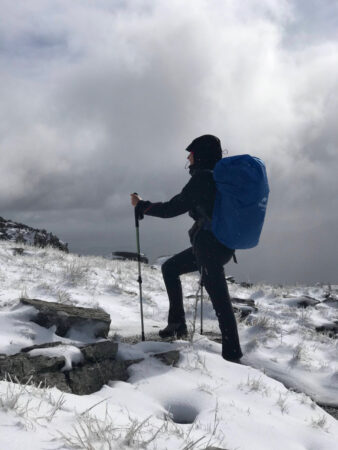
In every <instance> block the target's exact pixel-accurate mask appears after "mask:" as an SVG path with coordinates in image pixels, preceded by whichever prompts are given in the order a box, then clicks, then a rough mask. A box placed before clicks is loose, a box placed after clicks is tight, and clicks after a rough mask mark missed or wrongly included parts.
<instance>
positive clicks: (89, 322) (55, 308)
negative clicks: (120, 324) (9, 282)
mask: <svg viewBox="0 0 338 450" xmlns="http://www.w3.org/2000/svg"><path fill="white" fill-rule="evenodd" d="M20 302H21V303H22V304H24V305H29V306H33V307H34V308H35V309H37V311H38V314H37V315H36V316H34V317H33V318H32V319H31V320H32V321H33V322H35V323H37V324H38V325H40V326H42V327H45V328H50V327H51V326H53V325H55V326H56V332H55V333H56V334H58V335H59V336H66V335H67V334H68V333H69V331H70V330H71V329H76V330H83V331H87V332H89V331H91V332H93V334H94V335H95V337H103V338H105V337H107V336H108V332H109V327H110V322H111V320H110V316H109V314H107V313H106V312H104V311H101V310H98V309H93V308H80V307H78V306H72V305H64V304H61V303H56V302H45V301H42V300H37V299H28V298H22V299H21V300H20Z"/></svg>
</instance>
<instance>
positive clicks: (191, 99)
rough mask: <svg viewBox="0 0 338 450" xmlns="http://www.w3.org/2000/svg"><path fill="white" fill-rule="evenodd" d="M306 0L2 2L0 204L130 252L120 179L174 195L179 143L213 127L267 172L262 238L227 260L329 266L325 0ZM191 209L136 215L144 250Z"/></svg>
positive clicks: (5, 211)
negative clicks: (168, 215)
mask: <svg viewBox="0 0 338 450" xmlns="http://www.w3.org/2000/svg"><path fill="white" fill-rule="evenodd" d="M310 3H311V4H312V5H313V8H310V7H308V3H306V5H305V4H304V5H303V2H287V1H276V0H264V1H261V0H260V1H258V0H250V1H245V2H237V1H234V0H228V1H215V2H212V4H211V3H210V4H208V3H206V2H204V1H202V0H196V1H194V2H182V1H178V0H172V1H168V0H159V1H156V2H153V1H150V0H149V1H148V0H133V1H123V2H122V1H121V2H110V1H108V0H107V1H105V0H100V1H98V2H95V4H94V3H93V2H90V1H77V0H74V1H72V2H69V1H65V0H64V1H57V2H56V1H51V2H44V1H42V0H41V1H39V0H35V1H32V2H29V3H28V2H24V1H19V2H15V4H14V2H10V1H5V2H3V8H2V9H3V15H4V17H6V19H7V20H6V21H4V22H3V23H2V24H1V25H0V40H1V43H0V52H1V55H0V67H1V69H2V70H1V75H0V89H1V91H2V92H1V98H2V103H1V107H0V145H1V154H2V162H1V167H0V206H1V214H0V215H2V216H6V217H7V216H8V217H9V218H13V219H17V220H20V221H21V222H24V221H26V222H27V223H28V224H30V225H34V226H41V227H44V228H48V229H50V230H51V231H53V232H55V233H57V234H59V235H60V236H61V237H62V238H64V240H66V241H69V242H70V248H71V249H74V250H76V251H80V252H87V251H88V252H94V253H107V249H114V248H116V247H119V249H129V250H132V249H133V248H134V246H135V243H134V229H133V212H132V209H131V207H130V205H129V193H130V192H132V191H138V192H139V193H140V194H141V195H142V196H143V197H144V198H146V199H150V200H154V201H161V200H167V199H168V198H170V197H171V196H173V195H175V194H176V193H178V192H179V191H180V189H181V188H182V187H183V185H184V184H185V182H186V181H187V180H188V177H189V176H188V173H187V172H186V171H185V170H184V164H185V158H186V152H185V151H184V148H185V147H186V146H187V144H188V143H189V142H190V141H191V140H192V139H193V138H194V137H196V136H197V135H200V134H204V133H214V134H216V135H218V136H219V137H220V138H221V140H222V143H223V146H224V147H227V148H228V149H229V151H230V153H229V154H230V155H231V154H237V153H253V154H256V155H257V156H260V157H262V158H263V159H264V160H265V161H266V163H267V167H268V172H269V177H270V184H271V198H270V204H269V208H268V216H267V221H266V226H265V229H264V233H263V236H262V242H261V246H260V247H258V249H255V250H251V251H249V252H247V253H245V252H240V255H241V260H242V264H241V265H240V266H239V268H231V270H235V272H236V273H237V274H238V276H240V277H242V278H251V279H266V280H276V281H278V280H280V281H282V280H283V281H285V280H289V281H296V280H307V281H310V280H317V279H324V278H325V277H326V278H327V279H331V280H333V279H334V278H336V269H335V268H334V267H335V262H336V251H337V244H336V242H337V241H338V236H337V230H336V228H337V227H336V223H337V220H338V213H337V211H338V208H337V206H338V205H337V196H336V192H337V188H338V181H337V180H338V179H337V177H336V173H337V169H338V167H337V161H338V157H337V143H338V136H337V128H336V125H335V123H336V117H337V114H338V103H337V97H336V92H337V87H338V86H337V85H338V81H337V80H338V76H337V75H338V73H337V72H338V56H337V54H338V52H337V50H338V42H337V39H336V35H335V33H334V27H333V26H332V23H333V22H334V19H333V17H335V14H336V13H337V8H336V6H335V5H334V7H333V5H331V3H330V2H328V3H323V4H321V3H319V2H315V1H314V0H313V1H311V2H310ZM327 17H330V19H326V18H327ZM313 21H315V23H316V25H315V27H314V28H315V30H314V31H313V33H312V32H311V28H312V27H313V26H312V23H313ZM297 24H298V25H297ZM297 27H298V28H297ZM330 30H331V31H330ZM297 33H298V34H297ZM300 35H301V36H303V37H304V36H306V35H307V36H309V37H311V39H303V38H302V39H300V38H299V36H300ZM190 223H191V220H190V219H189V218H187V217H183V218H177V219H171V220H168V221H161V220H160V219H150V218H146V219H145V221H144V222H143V223H142V245H143V249H144V250H145V251H146V252H147V253H148V254H149V255H150V256H152V257H155V256H157V255H159V254H165V253H171V252H175V251H178V250H180V249H181V248H184V246H188V245H189V243H188V240H187V236H186V231H185V230H186V229H187V227H188V226H189V225H190ZM320 248H322V249H323V251H324V252H325V258H322V256H321V257H320V258H319V257H318V254H320V251H319V249H320ZM291 255H292V256H291ZM321 258H322V259H321Z"/></svg>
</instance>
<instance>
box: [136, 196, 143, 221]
mask: <svg viewBox="0 0 338 450" xmlns="http://www.w3.org/2000/svg"><path fill="white" fill-rule="evenodd" d="M143 211H144V202H143V201H142V200H140V201H139V202H138V203H137V205H136V206H135V216H136V217H137V219H138V220H142V219H143V218H144V213H143Z"/></svg>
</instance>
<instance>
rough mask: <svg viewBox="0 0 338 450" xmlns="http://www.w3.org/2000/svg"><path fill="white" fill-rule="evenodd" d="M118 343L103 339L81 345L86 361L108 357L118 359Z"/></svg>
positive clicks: (95, 360)
mask: <svg viewBox="0 0 338 450" xmlns="http://www.w3.org/2000/svg"><path fill="white" fill-rule="evenodd" d="M117 349H118V344H117V343H116V342H112V341H102V342H97V343H95V344H89V345H86V346H84V347H81V353H82V354H83V356H84V359H85V361H88V362H98V361H103V360H106V359H116V354H117Z"/></svg>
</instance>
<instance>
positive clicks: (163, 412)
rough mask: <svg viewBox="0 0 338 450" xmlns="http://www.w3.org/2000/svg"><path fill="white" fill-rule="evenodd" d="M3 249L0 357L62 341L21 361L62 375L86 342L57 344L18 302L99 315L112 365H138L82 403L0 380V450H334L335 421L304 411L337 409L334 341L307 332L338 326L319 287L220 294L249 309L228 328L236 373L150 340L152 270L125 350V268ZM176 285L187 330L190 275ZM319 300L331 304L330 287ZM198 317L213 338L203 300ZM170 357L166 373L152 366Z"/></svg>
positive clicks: (156, 291) (162, 308)
mask: <svg viewBox="0 0 338 450" xmlns="http://www.w3.org/2000/svg"><path fill="white" fill-rule="evenodd" d="M11 245H12V244H10V243H6V242H1V243H0V283H1V290H0V353H5V354H14V353H16V352H18V351H20V349H21V348H24V347H28V346H31V345H35V344H42V343H44V342H55V341H61V342H62V343H63V344H64V345H62V346H61V347H52V348H45V349H35V350H32V351H31V352H30V354H31V355H37V354H44V355H46V354H47V355H50V356H63V357H64V358H65V367H64V369H66V368H70V367H71V366H72V364H76V363H78V362H79V361H80V358H81V353H80V352H79V350H78V349H77V348H76V347H75V346H74V345H75V344H78V343H79V342H91V341H93V338H92V337H91V336H85V335H70V336H68V337H67V338H61V337H59V336H57V335H56V334H55V328H54V327H52V328H50V329H45V328H42V327H40V326H39V325H36V324H34V323H33V322H30V321H29V318H30V317H31V316H32V314H33V313H34V309H33V308H31V307H28V306H24V305H21V304H19V301H18V300H19V298H20V297H21V296H29V297H30V298H39V299H42V300H47V301H57V302H62V303H66V304H74V305H76V306H84V307H99V308H102V309H104V310H105V311H106V312H108V313H109V314H110V315H111V319H112V324H111V330H110V337H114V338H116V339H119V340H120V341H121V342H120V344H119V352H118V358H127V359H134V358H135V359H138V358H143V361H142V362H140V363H138V364H134V365H132V366H130V367H129V369H128V371H129V375H130V378H129V380H128V382H110V383H109V385H107V386H104V387H103V388H102V389H101V390H100V391H99V392H97V393H95V394H91V395H86V396H76V395H73V394H66V393H62V392H60V391H58V390H57V389H55V388H53V389H50V388H44V389H38V388H37V387H34V386H21V385H18V384H14V383H11V382H9V381H5V380H3V381H0V424H1V429H2V432H1V434H0V448H6V449H9V450H12V449H13V450H14V449H15V450H16V449H22V448H24V447H26V446H27V441H28V440H29V446H30V447H31V448H35V449H37V450H42V449H44V450H45V449H56V448H59V449H71V448H81V449H95V450H96V449H97V450H106V449H107V450H108V449H112V450H114V449H124V448H125V449H130V448H149V449H155V448H157V449H168V450H173V449H175V450H176V449H184V448H192V449H193V448H196V449H198V448H199V449H204V448H206V447H207V446H208V445H210V446H211V445H214V446H216V447H217V446H218V447H220V448H227V449H229V450H234V449H241V450H246V449H248V450H249V449H250V450H256V449H257V450H265V449H269V450H270V449H271V448H272V447H273V448H274V450H279V449H281V450H282V449H283V450H285V448H287V449H288V450H310V449H311V450H317V449H325V450H335V449H336V448H337V439H338V424H337V421H336V420H335V419H334V418H333V417H332V416H330V415H329V414H327V413H326V412H325V411H324V410H323V409H322V408H320V407H319V406H318V405H316V403H314V401H315V402H319V403H320V402H321V403H323V404H330V405H333V406H338V367H337V339H333V338H331V337H329V336H327V335H324V334H319V333H317V332H316V331H315V327H316V326H319V325H322V324H324V323H332V322H334V321H335V320H337V319H338V310H337V308H334V307H333V306H330V304H329V303H325V302H324V300H325V295H326V293H327V290H328V287H327V286H301V285H299V286H285V287H281V286H271V285H267V284H260V285H255V286H252V287H250V288H244V287H241V286H239V285H238V284H230V283H229V289H230V293H231V295H232V296H234V297H241V298H251V299H254V300H255V303H256V306H257V307H258V311H257V312H256V313H254V314H251V315H250V316H248V318H247V319H246V320H244V321H241V322H239V334H240V340H241V344H242V348H243V353H244V357H243V362H244V363H245V365H244V364H243V365H239V364H233V363H230V362H227V361H225V360H223V359H222V358H221V356H220V353H221V345H220V344H218V343H217V342H214V341H212V340H210V339H209V338H208V337H207V336H206V335H200V334H198V333H195V335H194V337H193V339H192V340H191V341H183V340H179V341H175V342H174V343H168V342H157V341H154V340H151V339H150V340H149V336H151V335H152V334H153V333H157V332H158V329H159V328H160V327H162V326H164V325H165V323H166V318H167V311H168V300H167V296H166V292H165V288H164V284H163V281H162V276H161V271H160V268H159V266H146V265H142V278H143V293H144V319H145V332H146V339H147V341H146V342H139V343H137V344H135V345H131V344H128V343H126V339H125V338H126V337H128V336H135V335H138V336H139V335H140V316H139V307H140V306H139V296H138V295H139V291H138V283H137V276H138V273H137V265H136V263H134V262H126V261H116V260H113V261H112V260H109V259H105V258H101V257H85V256H81V257H78V256H76V255H73V254H66V253H63V252H60V251H58V250H55V249H50V248H47V249H44V250H41V249H37V248H34V247H29V246H24V247H25V251H24V253H23V254H22V255H18V254H17V255H14V254H13V252H12V251H11V250H10V249H11ZM182 280H183V289H184V294H185V295H186V296H187V298H186V299H185V306H186V311H187V318H188V324H189V325H190V321H192V318H193V307H194V302H195V299H194V298H193V297H191V294H194V293H195V292H196V289H197V286H198V276H197V274H192V275H185V276H184V277H182ZM330 289H331V293H332V295H333V296H334V295H337V293H338V286H331V287H330ZM304 296H310V297H313V298H315V299H316V300H318V302H319V303H318V304H317V305H315V306H309V307H308V308H306V309H304V308H298V307H297V305H296V303H297V302H296V301H294V298H295V297H304ZM204 313H205V315H204V329H205V330H206V331H210V332H211V331H214V332H217V331H218V326H217V322H216V318H215V313H214V311H213V309H212V306H211V303H210V301H208V300H207V299H205V305H204ZM197 329H198V327H197ZM66 344H67V345H66ZM175 349H177V350H179V351H180V360H179V363H178V366H177V367H168V366H166V365H164V364H163V363H162V362H161V361H159V360H157V359H156V358H153V357H152V355H153V354H155V353H160V352H165V351H168V350H175ZM296 391H297V392H296ZM193 443H195V444H194V445H193ZM189 445H190V446H189Z"/></svg>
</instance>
